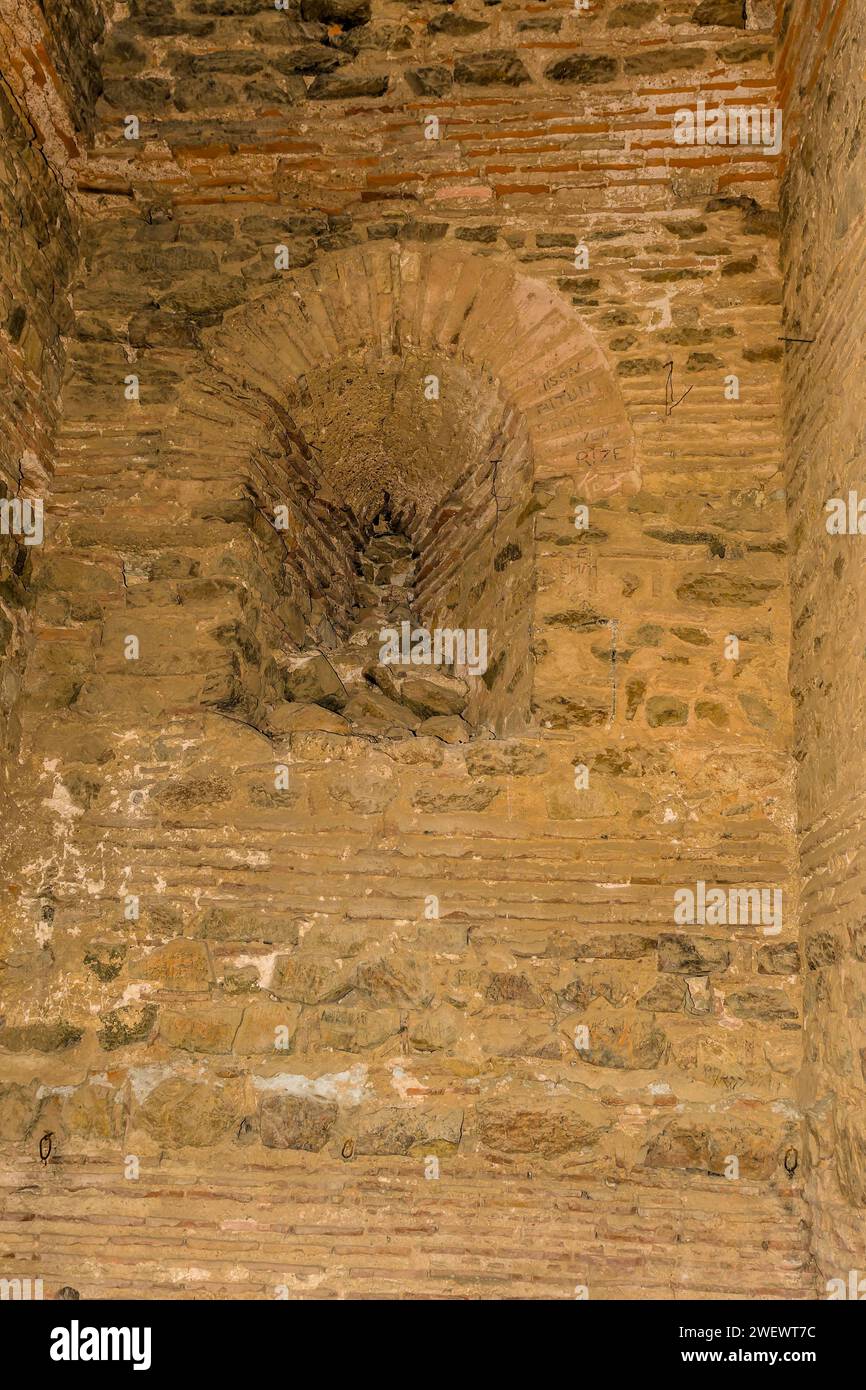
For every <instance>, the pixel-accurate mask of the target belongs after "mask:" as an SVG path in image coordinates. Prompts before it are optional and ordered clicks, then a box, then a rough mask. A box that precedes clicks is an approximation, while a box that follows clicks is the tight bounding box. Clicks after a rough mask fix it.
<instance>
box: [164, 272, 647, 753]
mask: <svg viewBox="0 0 866 1390" xmlns="http://www.w3.org/2000/svg"><path fill="white" fill-rule="evenodd" d="M204 340H205V358H206V363H205V365H204V369H203V372H202V375H201V376H200V377H199V380H198V385H199V387H200V391H201V394H199V393H198V392H196V393H194V396H193V399H192V402H191V401H190V399H188V400H187V402H186V409H185V408H184V407H182V410H181V415H182V416H184V415H186V414H187V411H188V410H191V411H192V412H193V413H194V414H195V413H197V412H198V411H199V409H200V404H201V400H202V395H203V396H204V397H207V398H209V404H208V407H207V409H208V412H209V413H210V414H211V415H212V414H213V412H216V413H217V415H219V416H220V418H221V420H222V424H223V428H224V430H225V433H224V434H223V435H222V436H221V438H222V441H223V449H224V457H225V458H226V471H227V474H229V475H230V474H231V473H232V470H233V469H234V474H235V483H236V484H237V485H240V486H242V487H243V488H244V490H245V491H246V493H247V495H248V496H249V497H250V498H251V499H252V501H253V502H254V505H255V506H256V508H257V510H258V511H259V512H260V513H261V514H262V515H268V514H271V513H272V511H273V508H274V506H275V505H276V504H279V503H287V504H288V505H289V507H290V511H291V524H290V527H289V530H290V533H291V534H290V535H289V537H288V538H287V539H288V542H289V543H288V545H287V546H286V548H285V552H284V554H283V556H282V557H281V558H278V559H277V561H276V563H275V572H276V570H277V569H279V568H280V566H282V574H281V577H280V579H279V580H278V581H277V582H278V587H283V588H285V587H287V588H288V589H289V591H290V592H292V593H293V594H294V595H295V597H296V598H298V600H299V603H300V607H301V609H302V610H303V613H304V615H305V635H304V639H303V644H304V645H305V646H309V643H310V640H311V638H313V639H315V634H316V633H317V631H318V629H319V626H320V619H324V622H325V624H326V626H327V627H328V628H329V629H331V630H333V631H336V633H337V634H338V635H340V636H343V637H345V635H346V632H347V630H348V627H349V625H350V623H351V614H352V612H353V611H355V612H357V607H358V600H357V588H356V584H355V575H356V573H357V556H358V553H359V535H360V534H361V533H363V530H364V526H365V523H366V522H367V521H369V519H370V517H371V516H372V515H373V514H374V513H375V512H376V511H377V509H378V507H379V505H380V503H381V501H382V498H383V496H384V495H386V494H387V495H388V496H389V497H390V498H391V499H392V501H394V506H395V510H396V511H397V513H398V514H399V516H400V520H401V524H402V526H403V528H404V529H405V531H406V533H407V534H409V535H411V536H412V538H413V541H414V543H415V545H416V549H417V553H418V556H419V574H418V591H417V597H418V606H417V612H418V616H419V617H420V618H421V620H422V621H423V622H424V624H425V625H426V626H428V627H430V628H435V627H443V628H445V627H452V626H456V627H458V628H462V629H469V628H476V629H484V630H485V631H486V632H487V633H488V636H489V643H490V661H491V668H490V671H489V673H488V675H487V676H486V678H485V681H484V682H483V683H480V682H477V683H475V686H474V693H473V699H472V702H471V705H470V713H471V714H472V717H473V720H474V722H476V723H478V724H484V725H487V726H488V727H490V728H492V729H495V730H496V731H497V732H499V733H516V732H519V731H520V729H522V728H525V727H526V726H527V725H529V724H531V723H532V709H533V706H534V673H535V663H534V660H533V657H532V652H531V646H532V633H533V623H534V610H535V601H536V594H537V588H538V586H537V583H536V577H535V550H536V546H535V524H534V516H535V512H536V511H537V509H538V505H539V504H538V501H537V497H536V496H535V495H534V493H535V490H536V489H541V490H542V491H543V489H544V487H545V484H546V483H547V482H548V480H549V481H551V482H552V481H553V480H556V481H557V483H558V484H560V485H561V484H562V483H563V482H564V483H565V493H566V495H573V496H574V497H575V498H579V499H580V500H585V501H589V502H593V501H595V500H598V499H604V498H607V497H610V496H611V495H613V494H615V493H616V492H618V491H634V490H636V489H637V487H638V486H639V475H638V472H637V469H636V465H635V457H634V455H635V450H634V439H633V435H632V430H631V427H630V424H629V421H628V418H627V416H626V412H625V407H624V405H623V402H622V399H621V397H620V394H619V391H618V388H617V386H616V383H615V380H614V378H613V377H612V375H611V372H610V370H609V368H608V367H607V365H606V363H605V361H604V358H603V356H602V354H601V352H600V350H599V348H598V346H597V345H596V343H595V342H594V340H593V339H592V337H591V335H590V334H589V332H588V330H587V328H586V326H585V325H584V324H583V323H582V321H581V320H580V318H579V317H578V316H577V315H576V314H575V313H574V312H573V310H572V309H571V308H570V307H569V306H568V305H566V304H564V303H563V301H562V300H561V298H560V297H558V296H557V295H556V294H555V293H554V292H553V291H551V290H550V289H549V287H547V286H546V285H543V284H541V283H539V282H537V281H534V280H532V279H530V278H528V277H526V276H524V275H521V274H519V273H518V272H517V271H516V269H515V268H514V266H513V265H510V264H507V263H504V262H502V261H500V260H494V259H492V258H490V257H488V256H482V255H479V254H478V253H474V254H473V253H471V252H466V251H465V250H463V249H462V248H461V247H459V246H456V245H454V246H451V247H447V248H444V249H443V248H435V249H432V248H427V247H422V248H417V249H405V248H403V249H396V248H393V247H388V246H385V245H376V244H373V245H369V244H368V245H366V246H363V247H355V248H351V249H349V250H346V251H341V252H337V253H334V254H332V255H330V256H328V257H326V258H325V259H324V260H323V261H321V262H320V263H318V264H317V265H316V266H314V267H310V268H308V269H305V270H301V271H298V272H294V273H291V274H289V275H287V276H286V277H285V281H284V282H283V283H281V284H280V285H279V286H278V288H277V289H276V290H275V291H273V292H272V293H270V294H269V295H266V296H264V297H260V298H258V299H256V300H254V301H251V302H249V303H246V304H244V305H242V306H240V307H239V308H238V309H236V310H235V311H234V312H232V313H230V314H229V315H227V316H226V318H225V319H224V320H223V322H222V323H221V324H220V326H219V327H217V328H214V329H212V330H210V331H208V332H206V333H205V335H204ZM431 376H432V377H435V379H436V382H437V384H438V389H439V397H438V399H437V400H436V401H435V402H429V401H427V399H426V397H425V395H424V385H425V382H426V381H429V379H430V377H431ZM182 428H186V427H185V426H182Z"/></svg>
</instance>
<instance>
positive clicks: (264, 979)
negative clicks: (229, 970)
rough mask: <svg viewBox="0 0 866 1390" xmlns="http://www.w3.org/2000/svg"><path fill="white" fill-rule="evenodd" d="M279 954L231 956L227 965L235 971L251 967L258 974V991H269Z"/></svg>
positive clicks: (273, 952)
mask: <svg viewBox="0 0 866 1390" xmlns="http://www.w3.org/2000/svg"><path fill="white" fill-rule="evenodd" d="M281 954H282V952H280V951H272V952H271V954H270V955H268V956H231V957H230V958H229V965H234V966H235V967H236V968H237V969H243V967H244V966H245V965H251V966H252V967H253V969H254V970H255V971H256V972H257V974H258V977H259V989H269V988H270V984H271V980H272V979H273V978H274V970H275V969H276V965H277V959H278V957H279V956H280V955H281Z"/></svg>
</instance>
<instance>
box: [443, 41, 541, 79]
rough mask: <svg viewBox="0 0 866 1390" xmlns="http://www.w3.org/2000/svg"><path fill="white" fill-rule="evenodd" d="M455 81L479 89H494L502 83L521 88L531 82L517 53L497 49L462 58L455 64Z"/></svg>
mask: <svg viewBox="0 0 866 1390" xmlns="http://www.w3.org/2000/svg"><path fill="white" fill-rule="evenodd" d="M454 81H455V82H463V83H466V84H468V85H470V86H479V87H492V86H496V85H499V84H500V83H501V84H503V85H505V86H507V87H519V86H520V85H521V84H522V83H524V82H528V81H529V73H528V72H527V71H526V68H525V67H524V65H523V63H522V62H521V61H520V59H519V58H518V57H517V54H516V53H512V52H510V51H509V50H508V49H504V48H497V49H490V50H489V51H488V52H487V53H471V54H467V55H466V56H465V57H463V58H461V59H460V60H459V61H458V62H456V63H455V64H454Z"/></svg>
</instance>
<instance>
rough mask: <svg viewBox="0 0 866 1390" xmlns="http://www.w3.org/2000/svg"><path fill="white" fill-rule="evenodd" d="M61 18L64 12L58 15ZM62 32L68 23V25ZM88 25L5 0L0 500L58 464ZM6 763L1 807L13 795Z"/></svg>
mask: <svg viewBox="0 0 866 1390" xmlns="http://www.w3.org/2000/svg"><path fill="white" fill-rule="evenodd" d="M55 17H56V18H58V19H59V16H55ZM60 25H61V28H68V25H66V24H65V23H64V22H63V21H60ZM96 32H97V31H96V29H95V28H94V29H93V30H92V31H91V33H88V32H87V30H86V29H85V30H84V32H83V33H82V34H80V35H79V36H78V40H77V42H78V47H77V48H76V47H75V46H74V45H73V44H72V43H71V40H70V41H69V42H67V41H60V42H58V43H55V41H54V37H53V34H52V30H51V28H50V27H49V25H47V24H46V23H45V21H44V17H43V16H42V15H41V14H38V13H35V12H33V11H31V10H29V9H28V8H27V6H25V5H19V4H16V3H14V0H4V3H3V4H2V5H0V74H2V76H0V391H2V396H3V403H4V420H3V431H2V433H0V500H4V501H8V502H10V503H11V502H13V501H14V502H15V503H16V504H17V505H18V506H19V507H20V505H21V504H22V503H23V502H25V501H29V502H30V503H31V504H32V503H33V502H34V501H36V500H37V499H38V500H39V501H41V502H42V503H43V504H44V501H45V497H46V491H47V487H48V482H49V479H50V476H51V473H52V470H53V436H54V430H55V425H56V420H57V411H58V396H59V390H60V382H61V377H62V373H63V361H64V346H63V335H64V333H66V332H68V331H69V328H70V325H71V323H72V310H71V304H70V299H69V290H70V285H71V281H72V276H73V273H74V270H75V266H76V263H77V257H78V244H77V225H76V224H77V219H76V216H75V212H74V209H73V208H72V207H71V206H70V199H69V192H70V186H71V185H70V176H69V173H68V165H69V160H70V157H71V155H72V154H74V153H77V152H78V145H77V144H76V141H75V137H74V123H75V122H74V117H73V114H72V113H73V112H74V111H75V110H76V109H77V93H76V94H75V96H73V94H71V93H69V92H68V91H67V90H66V88H65V86H64V82H63V79H62V77H61V76H60V75H59V74H58V70H57V67H56V66H55V64H59V65H60V69H61V71H64V70H65V68H66V59H67V58H68V61H69V63H72V64H74V63H75V61H76V57H75V55H76V54H77V55H78V57H79V59H81V60H82V61H84V60H85V55H86V61H87V62H89V63H90V64H91V65H92V64H93V61H94V60H93V56H92V49H91V44H90V39H91V37H92V36H94V35H95V33H96ZM27 529H28V530H29V531H30V540H25V533H24V530H23V529H22V526H21V521H20V519H19V520H18V521H16V520H15V518H14V517H13V516H10V517H7V518H6V519H5V522H4V524H3V525H2V527H0V748H4V749H5V748H6V747H7V746H8V747H12V748H14V747H15V744H16V742H17V734H16V731H15V728H14V726H13V728H12V729H11V730H10V729H9V728H8V721H9V718H10V713H11V711H12V709H13V706H14V705H15V702H16V699H17V696H18V691H19V681H20V674H21V667H22V663H23V659H24V651H25V646H26V640H27V638H26V620H25V617H24V613H25V611H26V607H27V603H28V593H29V586H30V579H31V569H32V566H31V558H32V557H31V552H32V548H33V546H32V543H31V542H32V540H33V538H34V536H35V534H36V528H35V526H34V519H33V515H32V513H31V518H30V525H29V526H28V527H27ZM8 773H9V760H8V759H7V758H4V759H3V772H2V775H0V804H2V805H4V806H5V805H6V802H5V798H6V796H7V794H8V792H9V776H8Z"/></svg>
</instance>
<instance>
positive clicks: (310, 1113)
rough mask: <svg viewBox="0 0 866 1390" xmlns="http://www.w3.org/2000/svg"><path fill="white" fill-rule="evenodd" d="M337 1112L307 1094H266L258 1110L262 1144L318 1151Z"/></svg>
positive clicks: (272, 1147) (325, 1140)
mask: <svg viewBox="0 0 866 1390" xmlns="http://www.w3.org/2000/svg"><path fill="white" fill-rule="evenodd" d="M338 1114H339V1111H338V1108H337V1106H336V1105H333V1104H330V1103H328V1102H326V1101H321V1100H313V1099H310V1098H308V1097H306V1096H291V1095H269V1096H265V1097H264V1099H263V1100H262V1104H261V1108H260V1112H259V1123H260V1128H261V1139H262V1143H263V1144H264V1146H265V1148H268V1149H305V1150H307V1151H308V1152H310V1153H318V1152H319V1151H320V1150H321V1149H323V1148H324V1147H325V1145H326V1144H327V1142H328V1139H329V1138H330V1135H331V1130H332V1129H333V1127H334V1123H335V1121H336V1119H337V1115H338Z"/></svg>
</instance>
